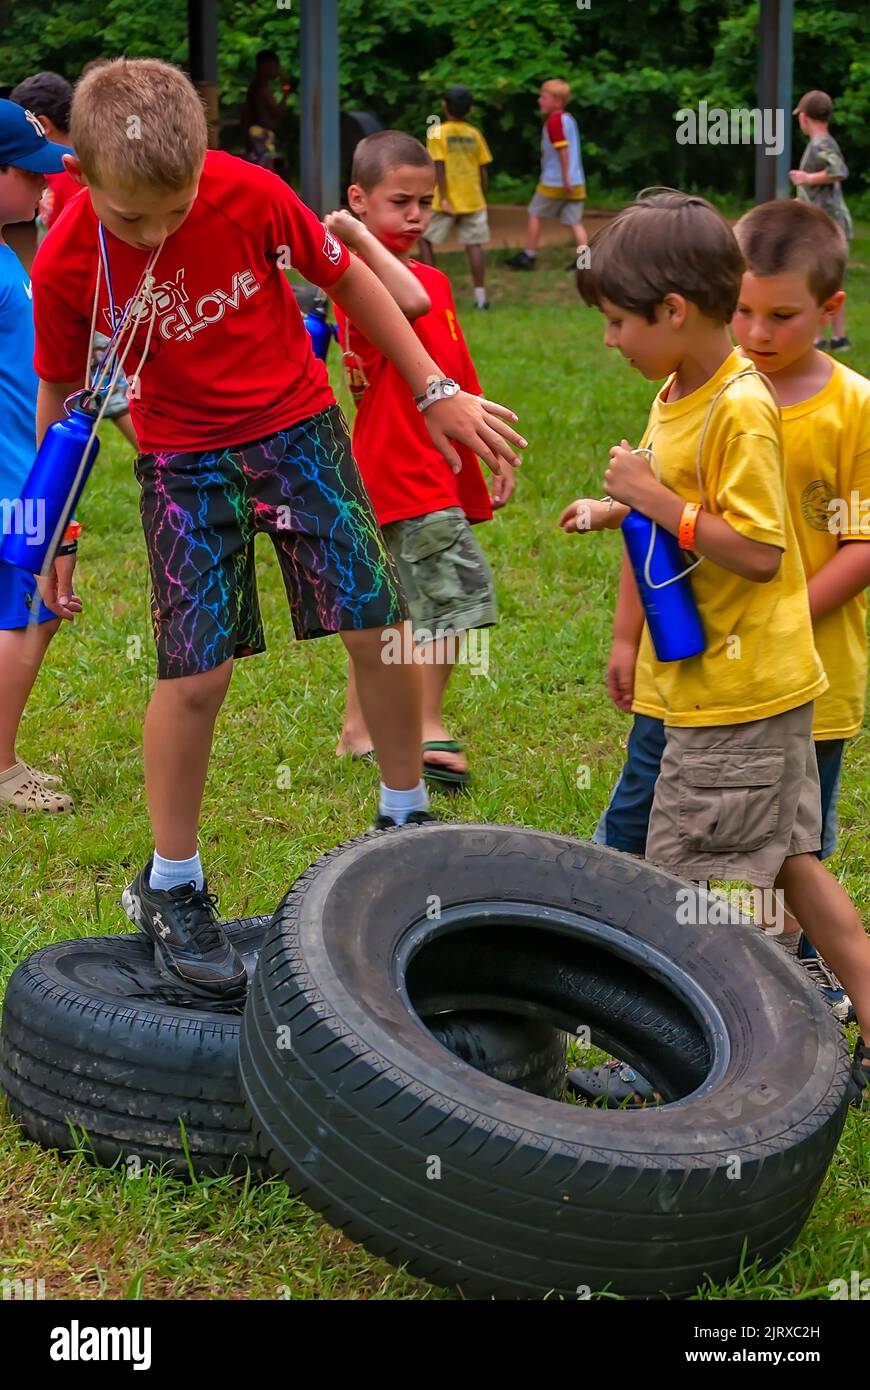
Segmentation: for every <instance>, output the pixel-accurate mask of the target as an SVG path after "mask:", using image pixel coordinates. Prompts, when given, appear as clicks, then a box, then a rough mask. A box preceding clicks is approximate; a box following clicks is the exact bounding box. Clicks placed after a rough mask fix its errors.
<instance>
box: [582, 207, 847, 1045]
mask: <svg viewBox="0 0 870 1390" xmlns="http://www.w3.org/2000/svg"><path fill="white" fill-rule="evenodd" d="M735 235H736V237H737V241H738V244H739V246H740V249H741V251H742V252H743V257H744V260H745V262H746V271H745V273H744V275H743V279H742V282H741V289H740V298H739V300H738V304H737V310H736V312H735V315H734V318H733V320H732V323H731V329H732V333H733V334H734V336H735V337H736V339H737V342H738V343H739V345H740V347H741V348H742V349H743V351H744V353H745V355H746V356H747V357H748V358H749V359H750V360H751V361H753V362H754V363H755V365H756V367H757V368H758V369H759V370H760V371H762V372H764V373H765V375H767V376H769V377H770V380H771V383H772V385H773V386H774V388H775V390H776V392H777V396H778V399H779V403H780V406H781V411H780V415H781V421H782V439H783V453H784V457H785V488H786V500H787V502H788V505H789V510H790V512H791V519H792V524H793V526H794V529H795V533H796V536H797V543H798V546H799V548H800V553H801V559H802V561H803V566H804V570H805V572H806V575H807V580H808V591H809V598H810V611H811V615H812V619H813V636H814V640H815V645H816V650H817V651H818V653H819V656H820V657H821V660H822V665H823V666H824V668H825V672H826V674H827V677H828V680H829V682H830V684H829V687H828V689H827V690H826V691H825V693H824V694H823V695H820V696H819V698H818V699H817V700H816V703H815V710H814V715H813V739H814V743H815V751H816V762H817V764H818V769H819V782H820V788H821V809H822V837H821V838H822V844H821V849H820V850H819V857H820V858H822V859H827V858H828V857H829V856H830V855H832V854H833V853H834V850H835V848H836V843H837V799H838V795H839V788H840V770H841V766H842V761H843V751H844V748H845V743H846V740H847V739H849V738H852V737H853V736H854V735H855V734H856V733H857V732H858V730H859V729H860V727H861V723H862V720H863V717H864V704H865V699H866V689H867V635H866V614H867V600H866V595H865V589H866V587H867V585H868V584H870V543H868V542H870V518H866V517H864V518H863V520H862V516H863V514H862V513H861V509H860V505H859V506H855V505H853V499H862V498H863V499H865V500H870V383H868V381H867V380H866V378H864V377H862V376H859V375H858V373H857V372H853V371H850V370H849V369H848V368H847V367H844V366H843V365H842V364H840V363H832V362H831V360H830V358H829V357H827V356H825V355H823V354H822V353H821V352H819V351H817V350H816V348H815V347H814V341H815V340H816V338H817V335H818V333H819V332H820V330H821V328H822V327H823V326H824V325H825V324H826V323H829V322H831V320H832V319H833V317H834V316H835V315H836V314H837V313H838V312H839V311H840V309H841V307H842V303H843V299H844V294H843V291H842V288H841V287H842V283H843V274H844V271H845V265H846V257H847V245H846V241H845V238H844V236H843V234H842V232H841V231H840V230H839V228H838V227H837V226H836V224H835V223H834V222H833V221H832V220H831V219H830V218H829V217H826V216H825V214H824V213H822V212H821V211H819V209H817V208H813V207H811V206H810V205H809V204H806V203H801V202H797V201H795V202H788V201H785V200H779V201H776V202H771V203H763V204H762V205H761V206H760V207H757V208H753V210H752V211H751V212H749V213H747V214H746V216H745V217H743V218H741V220H740V221H739V222H738V224H737V226H736V228H735ZM835 499H841V500H842V502H843V511H844V512H845V513H846V515H845V517H841V516H840V512H839V508H838V506H837V505H833V506H832V504H834V503H835ZM577 505H578V504H576V503H575V504H573V506H574V507H575V508H576V507H577ZM585 505H586V506H587V509H588V510H587V512H586V513H584V515H586V516H588V518H589V520H590V522H591V524H590V525H589V526H588V527H586V528H584V529H591V530H597V529H599V527H598V524H597V521H598V520H599V519H600V518H601V517H606V510H607V509H606V504H604V505H603V506H602V504H601V503H600V502H598V501H593V500H592V499H585ZM569 512H570V509H569ZM564 519H565V522H566V529H569V530H573V529H578V528H576V527H575V526H574V525H573V524H572V518H571V517H570V516H569V515H568V513H566V514H565V516H564ZM626 596H628V597H629V598H631V599H632V608H631V610H630V611H628V610H627V609H626V605H625V598H626ZM641 628H642V617H641V614H640V609H639V605H638V603H637V601H636V597H635V595H634V593H633V591H632V588H631V586H629V585H626V586H625V589H624V591H622V590H621V602H620V604H619V605H618V606H617V617H616V621H615V625H614V640H613V648H612V650H611V656H610V661H609V663H608V676H607V683H608V692H609V694H610V696H611V698H612V699H613V701H614V703H615V704H616V705H617V707H618V708H619V709H622V710H625V711H628V710H633V711H634V723H633V726H632V730H631V733H630V735H629V740H628V753H627V757H626V762H625V767H624V768H623V770H622V773H621V775H620V778H619V781H618V782H617V785H616V787H615V789H614V791H613V795H612V797H611V799H610V804H609V805H608V807H607V809H606V811H605V812H604V814H603V815H602V817H601V821H600V822H599V825H598V828H597V830H596V832H595V839H596V841H597V842H598V843H599V844H606V845H609V846H610V847H611V848H612V849H621V850H624V851H627V852H628V853H630V854H641V855H642V854H644V853H645V850H646V832H647V824H648V821H649V813H650V810H651V807H652V802H653V792H654V788H655V781H656V777H657V776H658V771H659V764H660V761H661V755H662V752H663V750H664V745H665V731H664V726H663V724H662V718H661V711H660V710H659V708H658V706H657V702H656V698H655V692H654V687H653V680H652V671H651V667H650V657H651V654H652V649H651V647H650V645H649V639H648V637H646V636H645V637H644V640H643V644H642V646H641V651H640V656H639V657H638V648H637V639H638V637H639V634H640V631H641ZM773 939H774V940H775V941H776V942H777V943H778V944H779V945H781V946H782V947H784V948H785V949H786V950H787V951H789V952H790V954H791V955H792V956H793V957H794V958H795V959H797V960H799V961H800V964H801V965H802V966H803V967H804V969H805V970H806V971H807V972H808V974H809V976H810V978H811V979H812V980H813V982H814V984H816V985H817V986H818V988H819V989H821V991H822V993H823V994H824V996H825V998H826V999H827V1001H828V1003H829V1004H830V1005H831V1007H832V1009H833V1010H834V1012H835V1014H836V1015H837V1017H838V1018H841V1019H843V1020H845V1019H846V1018H847V1017H848V1015H849V1000H848V998H847V997H846V994H845V991H844V990H843V989H842V987H841V985H840V982H839V980H837V978H836V976H835V975H834V974H833V972H832V971H831V970H830V968H829V967H828V965H827V964H826V962H825V961H823V960H820V959H819V956H818V954H817V952H816V950H815V948H814V947H813V945H812V943H811V942H810V941H809V940H808V938H807V937H806V936H805V935H802V933H801V932H800V923H799V922H798V921H797V919H796V917H794V915H793V914H791V913H789V912H785V914H784V926H783V931H782V932H781V933H779V934H777V935H776V936H774V938H773Z"/></svg>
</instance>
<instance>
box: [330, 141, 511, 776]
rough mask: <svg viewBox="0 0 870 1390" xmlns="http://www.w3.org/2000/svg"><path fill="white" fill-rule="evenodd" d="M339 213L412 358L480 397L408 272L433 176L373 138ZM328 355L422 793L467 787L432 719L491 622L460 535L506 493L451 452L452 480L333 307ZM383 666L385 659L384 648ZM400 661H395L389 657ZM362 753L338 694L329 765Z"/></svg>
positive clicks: (481, 578)
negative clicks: (334, 358)
mask: <svg viewBox="0 0 870 1390" xmlns="http://www.w3.org/2000/svg"><path fill="white" fill-rule="evenodd" d="M351 177H352V183H351V185H350V188H349V189H348V202H349V204H350V206H351V208H352V209H353V211H354V212H355V213H356V214H357V216H358V217H359V219H360V220H359V221H357V220H356V218H354V217H352V216H351V215H350V213H347V212H335V213H332V214H331V215H330V216H328V217H327V219H326V222H327V226H329V227H330V228H331V229H332V231H334V232H336V233H337V234H338V235H339V236H340V237H341V238H342V240H343V241H345V242H346V244H347V245H348V246H350V247H351V249H352V250H354V251H356V252H357V253H358V255H359V256H361V257H362V258H363V260H365V261H366V263H367V264H368V265H369V266H370V268H371V269H372V270H373V271H374V272H375V274H376V275H377V276H378V278H379V279H380V280H382V281H383V283H384V284H385V285H386V287H387V289H388V290H389V291H390V293H391V294H392V295H393V297H394V299H395V300H396V302H397V304H398V305H399V307H400V309H402V311H403V312H404V314H405V315H406V317H407V318H408V319H410V320H411V321H412V323H413V325H414V332H415V333H416V335H417V337H418V339H419V340H420V342H421V343H422V344H423V346H424V347H425V348H426V349H427V350H428V351H429V352H430V353H431V354H432V355H433V356H435V357H436V358H437V360H438V361H439V362H440V363H441V364H442V366H443V367H444V368H446V369H447V370H449V371H450V373H451V374H452V375H453V376H454V377H455V379H456V380H457V381H458V382H459V383H460V385H461V386H462V387H463V388H464V389H465V390H467V391H470V392H472V393H473V394H474V395H479V394H480V383H479V382H478V380H477V373H476V372H475V370H474V363H473V362H472V360H471V357H470V355H469V352H468V348H467V347H466V345H465V339H464V338H463V336H462V329H461V328H460V327H459V323H458V321H457V318H456V306H455V304H454V303H453V295H452V293H451V290H450V281H449V280H448V278H447V276H446V275H444V274H442V272H441V271H439V270H436V269H435V268H434V266H429V265H424V264H422V263H420V262H418V261H412V260H411V259H410V254H411V250H412V248H413V246H414V243H415V242H416V241H417V240H418V239H419V238H420V237H422V236H424V235H425V232H426V228H427V227H428V225H429V220H430V218H431V216H432V199H433V196H434V192H435V168H434V165H433V162H432V159H431V158H430V156H429V155H428V153H427V152H426V150H425V149H424V148H423V146H422V145H421V144H420V142H419V140H415V139H414V137H413V136H412V135H406V134H404V132H403V131H399V130H383V131H379V132H378V134H377V135H369V136H367V137H366V138H365V140H361V141H360V143H359V145H357V148H356V151H355V154H354V162H353V171H352V175H351ZM336 317H337V319H338V328H339V341H340V342H341V345H342V347H343V348H344V360H345V365H346V368H347V374H348V379H349V383H350V388H351V391H352V392H353V394H354V396H355V398H356V400H357V402H358V410H357V417H356V423H355V425H354V432H353V441H354V454H355V456H356V459H357V462H358V463H359V466H360V469H361V471H362V475H363V481H364V482H365V485H366V490H367V491H368V494H369V496H370V497H371V499H372V504H373V505H374V508H375V512H376V513H377V518H378V521H379V523H380V525H381V527H382V528H383V533H384V540H385V541H386V543H387V549H388V550H389V551H390V554H391V555H392V557H393V560H394V562H395V564H396V568H397V569H398V571H399V577H400V578H401V581H402V585H403V587H404V589H405V592H406V594H407V597H408V603H409V607H410V610H411V617H412V619H413V628H414V632H413V644H414V651H413V653H411V652H409V653H408V654H407V655H408V656H411V655H412V654H415V655H416V658H417V659H418V660H419V661H420V663H421V665H422V671H423V772H424V776H425V777H426V780H427V781H428V782H430V784H433V785H435V786H439V785H440V786H442V787H444V788H448V789H457V788H460V787H463V786H465V785H467V783H468V780H469V776H468V764H467V762H466V760H465V755H464V753H463V751H462V749H461V747H460V745H459V744H458V743H457V742H456V740H455V739H452V738H451V737H450V735H449V733H448V732H447V730H446V728H445V727H444V716H443V712H442V705H443V700H444V694H445V691H446V689H447V682H448V680H449V679H450V675H451V673H452V670H453V666H454V664H455V662H456V658H457V642H458V641H459V640H460V639H461V637H462V635H463V634H464V633H467V632H468V631H469V630H471V629H476V628H483V627H488V626H490V625H491V624H492V623H494V622H495V621H496V617H497V615H496V602H495V589H494V585H493V578H492V572H491V570H490V568H489V565H488V564H487V562H486V559H485V557H484V554H483V551H482V550H481V548H480V546H479V544H478V542H477V539H476V537H475V536H474V533H473V532H472V529H471V527H472V524H473V523H475V522H478V521H488V520H489V519H490V518H491V516H492V511H493V507H502V506H504V504H505V502H507V500H508V498H509V497H510V495H511V493H512V492H513V485H514V484H513V477H512V476H511V470H510V469H507V470H506V474H503V475H502V476H501V477H499V478H497V479H496V480H495V484H494V488H493V496H492V498H490V496H489V494H488V492H487V490H486V484H485V482H484V480H483V476H482V474H481V471H480V466H479V464H478V462H477V459H476V458H475V457H474V453H473V451H472V450H471V449H468V448H464V447H461V446H460V449H459V454H460V457H461V467H460V469H459V471H458V472H454V471H452V469H451V468H450V467H449V466H448V465H447V463H446V462H445V460H444V459H443V458H442V457H441V456H440V455H439V453H438V451H437V449H434V448H433V446H432V441H431V439H430V437H429V434H428V432H427V430H426V427H425V423H424V422H425V413H421V411H420V408H419V406H418V405H415V403H414V400H413V397H412V395H411V392H410V391H409V390H408V386H407V384H406V382H405V381H404V380H403V379H402V377H401V375H400V373H399V372H397V370H396V367H395V365H394V363H392V362H390V361H389V359H388V358H387V357H386V356H385V354H384V353H383V352H382V351H381V350H380V349H379V348H378V347H377V345H375V344H373V343H372V342H370V341H369V339H368V337H367V336H366V335H365V332H364V331H363V330H362V326H360V325H358V324H357V323H356V322H355V321H354V320H353V318H352V316H351V315H349V314H347V313H345V312H344V311H343V310H342V308H341V306H339V308H338V310H337V314H336ZM384 659H385V660H391V659H394V657H393V654H392V653H391V652H390V651H389V650H387V649H386V648H385V651H384ZM401 659H402V660H405V659H407V658H406V654H405V653H404V652H403V653H402V658H401ZM369 747H370V739H369V733H368V730H367V729H366V721H365V719H364V717H363V712H362V710H361V709H360V705H359V701H358V699H357V695H356V689H355V685H354V677H353V668H351V672H350V677H349V681H348V693H347V705H346V709H345V719H344V728H343V730H342V735H341V739H340V741H339V745H338V752H339V753H351V754H353V755H355V756H357V757H359V756H361V755H363V754H364V753H365V752H366V751H367V749H368V748H369Z"/></svg>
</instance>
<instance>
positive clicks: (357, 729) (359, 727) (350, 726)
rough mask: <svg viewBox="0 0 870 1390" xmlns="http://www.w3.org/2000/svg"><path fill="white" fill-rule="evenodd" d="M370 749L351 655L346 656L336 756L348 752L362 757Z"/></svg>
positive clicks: (368, 734) (369, 736)
mask: <svg viewBox="0 0 870 1390" xmlns="http://www.w3.org/2000/svg"><path fill="white" fill-rule="evenodd" d="M371 751H372V736H371V734H370V733H369V731H368V729H367V728H366V721H365V719H364V718H363V712H362V708H361V706H360V702H359V693H358V691H357V688H356V676H355V674H354V669H353V657H352V656H350V655H348V658H347V693H346V695H345V697H344V723H343V724H342V726H341V735H340V737H339V740H338V744H337V746H336V749H335V755H336V757H338V758H340V757H343V756H344V755H345V754H347V753H350V754H352V756H353V757H355V758H364V757H365V755H366V753H370V752H371Z"/></svg>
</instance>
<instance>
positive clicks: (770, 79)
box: [755, 0, 794, 203]
mask: <svg viewBox="0 0 870 1390" xmlns="http://www.w3.org/2000/svg"><path fill="white" fill-rule="evenodd" d="M793 17H794V16H793V0H761V7H760V11H759V16H758V102H757V104H758V107H759V110H760V111H761V112H762V113H763V112H765V111H769V112H772V113H774V115H775V118H776V120H777V121H779V122H781V123H782V132H783V146H782V150H781V152H780V153H779V154H776V155H773V154H768V153H767V152H766V149H765V146H764V145H763V144H758V145H756V147H755V200H756V202H758V203H765V202H767V201H768V199H770V198H788V197H789V196H790V193H791V185H790V184H789V181H788V171H789V169H790V168H791V126H792V114H791V113H792V107H793V105H794V96H793V93H792V21H793Z"/></svg>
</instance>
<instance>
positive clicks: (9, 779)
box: [0, 762, 73, 815]
mask: <svg viewBox="0 0 870 1390" xmlns="http://www.w3.org/2000/svg"><path fill="white" fill-rule="evenodd" d="M0 806H12V807H14V808H15V810H16V811H44V812H47V813H48V814H49V815H60V814H62V813H64V812H67V811H72V809H73V803H72V797H71V796H67V794H66V792H59V791H56V790H55V789H54V788H53V787H48V786H46V784H45V783H44V782H42V781H41V780H40V779H39V778H38V777H37V776H35V775H34V773H33V772H32V771H31V769H30V768H29V767H28V766H27V764H26V763H22V762H17V763H15V764H14V765H13V766H12V767H10V768H9V769H8V770H7V771H6V772H3V773H0Z"/></svg>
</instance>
